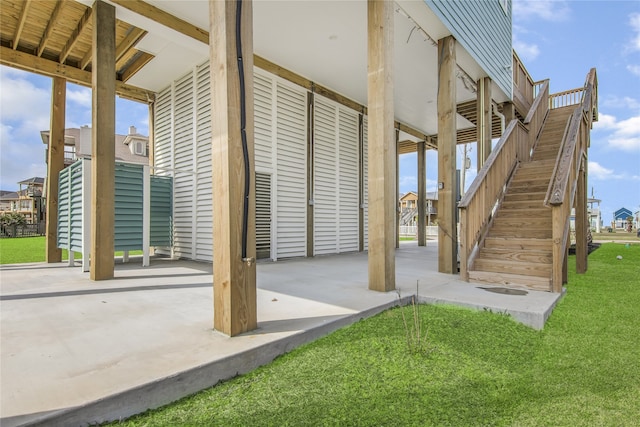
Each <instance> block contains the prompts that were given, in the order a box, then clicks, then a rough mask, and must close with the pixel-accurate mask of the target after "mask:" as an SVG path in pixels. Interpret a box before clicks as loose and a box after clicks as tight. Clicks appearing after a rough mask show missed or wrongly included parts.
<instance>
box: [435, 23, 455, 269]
mask: <svg viewBox="0 0 640 427" xmlns="http://www.w3.org/2000/svg"><path fill="white" fill-rule="evenodd" d="M455 45H456V41H455V39H454V38H453V37H452V36H449V37H445V38H444V39H440V40H438V185H439V186H442V188H439V189H438V271H439V272H440V273H449V274H456V273H457V272H458V262H457V251H456V248H457V244H458V237H457V229H456V209H457V203H456V189H455V185H456V51H455Z"/></svg>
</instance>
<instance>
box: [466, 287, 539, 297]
mask: <svg viewBox="0 0 640 427" xmlns="http://www.w3.org/2000/svg"><path fill="white" fill-rule="evenodd" d="M478 289H484V290H485V291H489V292H494V293H496V294H503V295H527V294H528V293H529V292H527V291H523V290H521V289H512V288H483V287H480V286H478Z"/></svg>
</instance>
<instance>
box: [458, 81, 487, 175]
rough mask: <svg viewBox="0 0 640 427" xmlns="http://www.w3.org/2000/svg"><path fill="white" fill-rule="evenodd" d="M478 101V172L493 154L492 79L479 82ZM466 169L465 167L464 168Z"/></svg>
mask: <svg viewBox="0 0 640 427" xmlns="http://www.w3.org/2000/svg"><path fill="white" fill-rule="evenodd" d="M477 96H478V101H477V104H476V106H477V111H476V113H477V117H478V124H477V126H476V136H477V141H478V142H477V144H478V150H477V151H478V170H480V168H481V167H482V165H484V162H485V160H487V158H488V157H489V154H490V153H491V79H490V78H489V77H483V78H481V79H480V80H478V93H477ZM463 167H464V166H463Z"/></svg>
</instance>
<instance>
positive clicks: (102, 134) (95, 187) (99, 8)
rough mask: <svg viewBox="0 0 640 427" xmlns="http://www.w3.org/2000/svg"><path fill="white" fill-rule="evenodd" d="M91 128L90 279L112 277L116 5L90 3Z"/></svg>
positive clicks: (102, 2) (100, 2)
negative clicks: (91, 5)
mask: <svg viewBox="0 0 640 427" xmlns="http://www.w3.org/2000/svg"><path fill="white" fill-rule="evenodd" d="M93 10H94V13H93V38H92V49H93V57H94V58H95V60H94V64H93V69H92V75H93V80H92V95H93V105H92V124H93V126H92V128H91V139H92V142H91V249H90V251H91V266H90V269H89V275H90V277H91V280H106V279H111V278H113V273H114V258H113V256H114V236H113V235H114V223H115V222H114V221H115V206H114V199H115V158H116V156H115V146H114V145H113V141H114V139H115V134H116V85H115V79H114V78H113V70H114V67H115V65H116V61H115V51H116V43H115V39H116V8H115V7H114V6H112V5H110V4H108V3H106V2H104V1H102V0H96V2H95V3H94V4H93Z"/></svg>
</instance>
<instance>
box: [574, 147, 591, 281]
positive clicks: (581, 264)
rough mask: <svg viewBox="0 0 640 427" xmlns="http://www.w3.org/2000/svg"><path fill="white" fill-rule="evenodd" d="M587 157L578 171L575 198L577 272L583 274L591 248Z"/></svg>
mask: <svg viewBox="0 0 640 427" xmlns="http://www.w3.org/2000/svg"><path fill="white" fill-rule="evenodd" d="M586 163H587V162H586V159H584V160H583V162H582V165H581V167H580V171H579V172H578V188H577V191H576V198H575V210H576V273H578V274H581V273H585V272H586V271H587V260H588V255H589V248H588V247H587V227H589V220H588V217H587V182H586V181H587V176H586V175H587V171H586V167H587V166H586Z"/></svg>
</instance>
